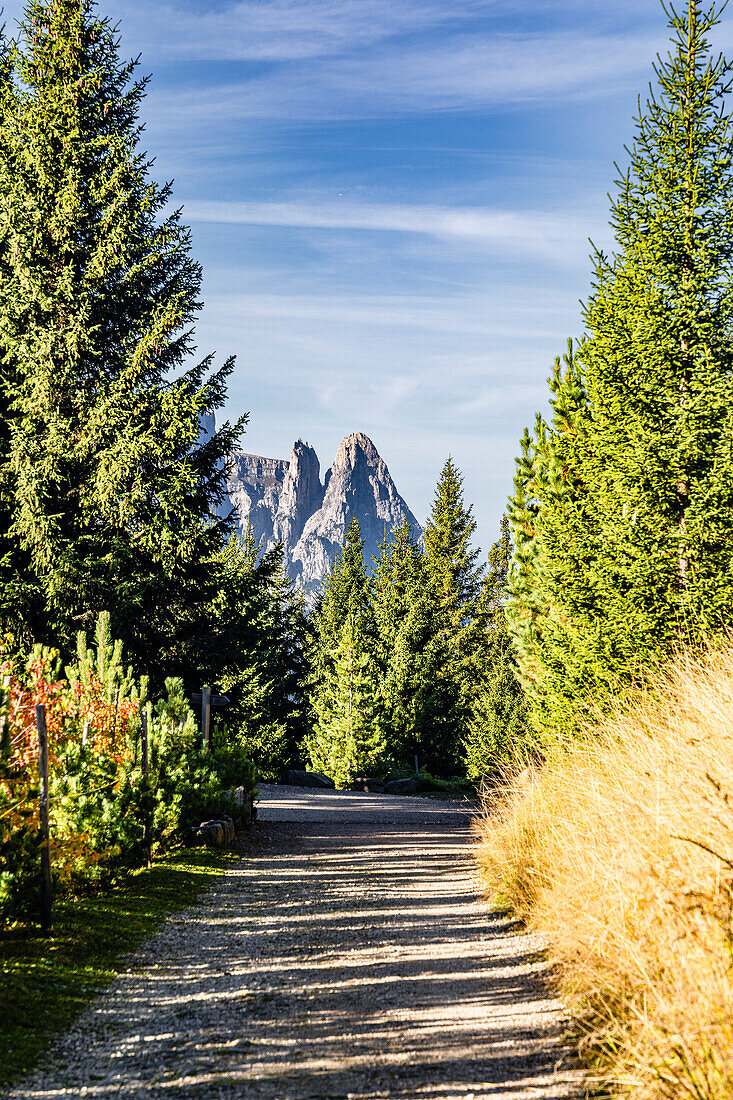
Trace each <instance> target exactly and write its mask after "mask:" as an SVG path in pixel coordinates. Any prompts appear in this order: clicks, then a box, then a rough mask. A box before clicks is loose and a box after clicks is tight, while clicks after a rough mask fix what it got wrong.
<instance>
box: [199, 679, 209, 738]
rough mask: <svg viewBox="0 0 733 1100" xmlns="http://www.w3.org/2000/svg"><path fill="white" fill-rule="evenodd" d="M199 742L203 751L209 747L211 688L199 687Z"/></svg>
mask: <svg viewBox="0 0 733 1100" xmlns="http://www.w3.org/2000/svg"><path fill="white" fill-rule="evenodd" d="M201 742H202V745H203V749H204V752H208V751H209V749H210V748H211V688H210V687H209V686H208V685H205V686H204V687H202V688H201Z"/></svg>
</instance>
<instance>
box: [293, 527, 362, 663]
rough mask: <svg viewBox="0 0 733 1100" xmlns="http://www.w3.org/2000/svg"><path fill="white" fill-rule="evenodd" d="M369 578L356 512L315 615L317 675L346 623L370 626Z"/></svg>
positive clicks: (313, 657)
mask: <svg viewBox="0 0 733 1100" xmlns="http://www.w3.org/2000/svg"><path fill="white" fill-rule="evenodd" d="M369 604H370V598H369V579H368V577H367V571H366V566H365V564H364V540H363V539H362V537H361V528H360V527H359V521H358V520H357V518H356V516H353V517H352V519H351V522H350V523H349V526H348V527H347V529H346V534H345V537H344V543H343V546H342V547H341V549H340V551H339V552H337V554H336V557H335V559H334V563H333V567H332V569H331V571H330V573H328V574H327V576H326V577H325V578H324V581H323V587H322V590H321V593H320V596H319V598H318V600H317V602H316V605H315V607H314V609H313V615H312V617H311V630H310V634H311V638H310V642H309V645H308V651H309V660H310V664H311V668H312V675H313V676H315V678H316V679H317V678H318V676H319V675H320V674H321V672H322V670H323V668H324V664H325V665H327V664H328V662H329V660H330V659H331V658H330V656H329V655H330V654H333V652H334V651H335V649H336V647H337V645H338V643H339V640H340V638H341V633H342V630H343V627H344V625H345V623H346V622H347V620H349V619H352V620H353V621H354V622H356V623H359V625H360V626H361V627H366V628H367V629H368V625H367V620H368V619H369V615H370V606H369Z"/></svg>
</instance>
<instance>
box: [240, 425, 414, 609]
mask: <svg viewBox="0 0 733 1100" xmlns="http://www.w3.org/2000/svg"><path fill="white" fill-rule="evenodd" d="M227 490H228V496H229V500H230V502H231V504H232V507H233V508H234V512H235V519H236V523H237V527H238V529H239V531H240V533H241V532H244V531H245V530H246V529H247V524H248V522H249V524H250V526H251V531H252V534H253V535H254V537H255V539H256V540H257V542H258V543H260V544H261V545H262V546H263V548H264V549H269V548H270V547H272V546H274V545H275V544H276V543H278V542H281V543H282V545H283V550H284V557H285V566H286V569H287V571H288V574H289V575H290V577H291V578H292V579H293V580H294V581H295V583H296V584H297V585H298V587H301V588H303V589H304V590H305V591H306V592H312V591H315V590H316V589H317V587H318V584H319V582H320V581H321V579H322V578H323V577H324V576H325V575H326V573H327V572H328V570H329V569H330V567H331V563H332V562H333V559H334V556H335V554H336V552H337V550H338V549H339V548H340V547H341V546H342V544H343V540H344V535H345V533H346V529H347V527H348V525H349V523H350V522H351V519H352V517H353V516H355V517H356V518H357V520H358V521H359V525H360V527H361V534H362V538H363V539H364V544H365V545H364V558H365V563H366V565H367V566H369V565H370V564H371V558H372V556H375V555H376V554H377V550H378V545H379V543H380V542H381V540H382V538H383V536H384V532H385V529H386V531H387V533H389V532H390V531H391V530H392V529H393V528H394V527H395V526H397V524H399V523H401V522H403V521H404V520H407V522H408V523H410V524H411V526H412V527H413V530H414V534H415V537H416V538H418V539H419V538H420V537H421V535H422V528H421V526H420V524H419V523H418V522H417V520H416V519H415V516H414V515H413V513H412V512H411V510H410V508H409V507H408V505H407V504H406V502H405V500H404V499H403V498H402V496H400V494H399V492H398V491H397V487H396V485H395V483H394V481H393V480H392V476H391V474H390V472H389V469H388V467H387V464H386V462H385V461H384V459H383V458H382V457H381V455H380V454H379V452H378V451H377V448H376V447H375V445H374V443H373V442H372V440H371V439H370V438H369V436H367V435H365V434H364V433H363V432H353V433H352V434H351V435H348V436H346V437H345V438H344V439H343V440H342V441H341V444H340V445H339V448H338V451H337V452H336V457H335V459H334V461H333V464H332V465H331V467H330V468H329V469H328V470H327V471H326V473H325V476H324V479H323V481H321V477H320V461H319V459H318V455H317V454H316V452H315V449H314V448H313V447H311V445H310V444H309V443H306V442H305V441H304V440H303V439H297V440H296V441H295V443H294V444H293V447H292V449H291V452H290V459H289V460H286V459H276V458H266V457H265V456H263V455H252V454H247V453H245V452H243V451H237V452H235V454H234V455H232V466H231V469H230V472H229V475H228V479H227Z"/></svg>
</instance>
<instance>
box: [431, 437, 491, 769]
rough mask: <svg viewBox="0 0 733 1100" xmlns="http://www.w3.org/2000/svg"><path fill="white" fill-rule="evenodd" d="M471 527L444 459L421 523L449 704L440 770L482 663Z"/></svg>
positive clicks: (451, 755)
mask: <svg viewBox="0 0 733 1100" xmlns="http://www.w3.org/2000/svg"><path fill="white" fill-rule="evenodd" d="M475 530H476V521H475V520H474V518H473V508H472V506H469V507H466V505H465V503H464V500H463V478H462V476H461V474H460V472H459V470H458V469H457V467H456V466H455V464H454V463H453V460H452V459H451V458H449V459H448V460H447V461H446V463H445V465H444V466H443V469H442V471H441V474H440V477H439V479H438V484H437V487H436V490H435V497H434V500H433V507H432V510H431V514H430V516H429V518H428V522H427V525H426V528H425V562H426V566H427V572H428V578H429V585H430V592H431V597H432V600H433V602H434V611H435V623H436V628H437V631H436V634H437V637H436V642H437V646H438V647H440V648H442V650H443V662H444V663H443V665H442V669H441V679H442V680H443V684H442V685H441V689H440V691H439V692H438V698H440V699H441V700H443V702H444V703H446V704H447V705H449V706H450V707H451V713H450V714H444V715H441V719H442V720H441V723H440V725H441V727H442V730H443V734H442V736H441V740H442V742H443V746H444V749H443V767H442V768H441V770H443V771H445V770H450V771H454V770H455V768H456V766H457V761H458V759H459V756H460V743H461V740H462V738H463V735H464V731H465V727H466V723H467V721H468V717H469V714H470V709H471V705H472V702H473V699H474V697H475V693H476V691H477V688H478V683H479V680H480V673H481V670H482V668H483V664H484V653H485V640H486V629H485V628H486V616H485V609H484V606H483V601H482V575H483V572H484V567H483V565H479V564H477V561H478V557H479V550H478V549H475V548H473V547H472V546H471V539H472V537H473V535H474V533H475ZM449 684H452V689H449V688H448V685H449ZM435 717H436V718H437V717H438V715H437V714H436V716H435ZM449 729H451V730H452V733H451V734H450V735H449V733H448V730H449ZM449 737H450V740H452V744H451V745H450V747H449Z"/></svg>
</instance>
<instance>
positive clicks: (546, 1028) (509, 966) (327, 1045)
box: [7, 787, 581, 1100]
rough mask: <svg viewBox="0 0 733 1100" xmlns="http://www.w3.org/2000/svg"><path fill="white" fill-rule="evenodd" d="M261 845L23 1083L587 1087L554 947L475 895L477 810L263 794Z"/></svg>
mask: <svg viewBox="0 0 733 1100" xmlns="http://www.w3.org/2000/svg"><path fill="white" fill-rule="evenodd" d="M261 796H262V802H261V805H260V821H261V822H262V824H261V826H260V834H261V835H260V838H259V839H258V841H257V843H256V845H255V848H254V852H253V854H250V855H248V856H247V857H246V858H244V859H243V860H242V861H241V863H239V864H236V865H234V866H233V867H232V868H230V869H229V870H228V871H227V872H226V873H225V874H224V875H223V876H222V877H221V879H219V880H217V882H216V884H215V885H214V886H213V887H212V888H211V889H210V890H209V891H208V892H207V893H206V894H205V895H204V896H203V898H202V899H201V901H200V902H199V903H198V904H197V905H196V906H194V907H193V908H192V909H190V910H188V911H186V912H184V913H181V914H179V915H177V916H174V917H172V918H171V919H170V920H169V921H168V922H167V923H166V925H165V926H164V928H163V929H162V930H161V932H160V933H158V935H156V936H154V937H153V938H152V939H151V940H150V941H149V942H148V943H147V944H146V945H145V946H144V947H143V948H142V949H141V950H140V951H139V952H137V953H136V954H135V955H134V956H132V957H131V958H130V960H129V967H128V969H127V970H126V971H125V972H124V973H122V974H121V975H120V976H119V978H118V979H117V981H116V982H115V984H114V985H113V986H111V987H110V988H109V990H107V991H106V992H105V993H103V994H102V995H101V996H100V997H99V998H98V999H97V1001H96V1002H95V1003H94V1004H93V1005H91V1006H90V1007H89V1008H88V1009H87V1011H86V1012H85V1013H84V1015H83V1016H82V1017H81V1018H80V1019H79V1021H78V1023H77V1025H76V1026H75V1027H74V1029H73V1030H72V1031H71V1032H69V1033H68V1034H67V1035H66V1036H65V1037H64V1038H63V1039H62V1041H61V1042H60V1043H59V1044H58V1045H57V1046H56V1048H55V1049H54V1050H53V1051H52V1054H51V1056H50V1058H49V1060H48V1063H47V1065H46V1066H45V1068H44V1069H43V1070H40V1071H39V1072H38V1073H36V1074H35V1075H34V1076H32V1077H30V1078H27V1079H26V1080H25V1081H24V1082H23V1083H22V1084H21V1085H20V1086H18V1087H16V1088H15V1089H13V1090H11V1091H10V1092H9V1093H8V1094H7V1095H8V1096H9V1097H13V1098H21V1097H23V1098H29V1097H56V1096H62V1095H65V1096H88V1097H95V1096H99V1097H106V1096H110V1095H121V1096H124V1097H145V1098H154V1097H155V1098H163V1097H166V1098H171V1100H173V1098H178V1097H181V1098H185V1100H215V1098H219V1097H222V1098H226V1100H233V1098H234V1097H242V1098H246V1100H249V1098H251V1100H311V1098H312V1100H316V1098H318V1100H323V1098H332V1100H376V1098H378V1097H388V1098H392V1100H422V1098H434V1100H459V1098H460V1100H478V1098H479V1097H491V1098H492V1100H526V1098H529V1097H541V1098H543V1100H550V1098H553V1097H554V1098H563V1100H570V1098H571V1097H578V1096H579V1095H580V1094H581V1084H580V1074H579V1072H578V1070H577V1069H575V1068H574V1065H573V1062H572V1059H571V1057H570V1056H569V1055H568V1053H567V1051H566V1050H565V1049H564V1048H563V1046H562V1043H561V1039H560V1034H561V1030H562V1022H563V1020H562V1014H561V1011H560V1007H559V1005H558V1004H557V1002H556V1001H554V1000H553V999H552V997H550V996H549V995H548V993H547V991H546V990H545V989H544V987H543V971H544V965H545V964H544V963H543V961H542V955H541V945H540V944H539V942H538V941H537V940H536V938H535V937H534V936H532V935H526V934H520V935H518V934H516V932H515V931H514V930H513V929H512V928H511V927H510V925H509V924H508V922H507V921H506V920H505V919H504V918H503V917H501V916H500V915H497V914H494V913H491V912H490V911H487V906H486V905H485V904H482V903H480V902H479V901H477V899H476V889H475V882H474V881H473V865H472V861H471V858H470V847H469V840H470V832H469V829H470V812H469V811H470V807H469V806H468V804H466V803H463V804H461V803H459V802H433V801H430V800H426V799H419V798H396V797H388V796H380V795H359V794H351V793H349V794H346V793H335V792H330V791H317V792H316V791H305V790H300V789H297V788H292V787H262V788H261Z"/></svg>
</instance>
